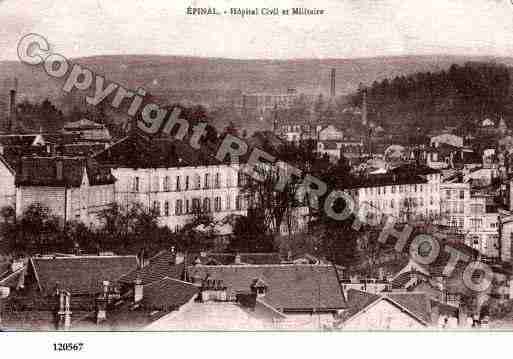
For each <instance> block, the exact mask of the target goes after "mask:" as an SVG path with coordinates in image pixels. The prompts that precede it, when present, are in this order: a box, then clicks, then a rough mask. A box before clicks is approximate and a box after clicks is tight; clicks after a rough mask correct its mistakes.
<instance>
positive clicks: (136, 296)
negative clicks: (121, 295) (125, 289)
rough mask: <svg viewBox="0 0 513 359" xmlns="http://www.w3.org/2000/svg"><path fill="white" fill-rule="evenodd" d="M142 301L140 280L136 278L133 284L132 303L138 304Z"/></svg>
mask: <svg viewBox="0 0 513 359" xmlns="http://www.w3.org/2000/svg"><path fill="white" fill-rule="evenodd" d="M142 299H143V284H142V280H141V279H139V278H137V279H136V280H135V282H134V303H139V302H140V301H141V300H142Z"/></svg>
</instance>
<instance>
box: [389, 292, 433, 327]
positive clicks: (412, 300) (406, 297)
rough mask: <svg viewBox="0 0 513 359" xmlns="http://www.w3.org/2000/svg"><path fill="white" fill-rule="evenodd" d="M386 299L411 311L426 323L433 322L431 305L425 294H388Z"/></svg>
mask: <svg viewBox="0 0 513 359" xmlns="http://www.w3.org/2000/svg"><path fill="white" fill-rule="evenodd" d="M385 297H387V298H390V299H392V300H393V301H394V302H395V303H397V304H399V305H401V306H402V307H403V308H405V309H407V310H408V311H410V312H411V313H412V314H413V315H414V316H415V317H417V318H419V319H421V321H423V322H424V323H430V322H431V303H430V299H429V298H428V296H427V295H426V294H425V293H394V292H392V293H387V294H385Z"/></svg>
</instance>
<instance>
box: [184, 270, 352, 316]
mask: <svg viewBox="0 0 513 359" xmlns="http://www.w3.org/2000/svg"><path fill="white" fill-rule="evenodd" d="M188 272H189V278H197V277H199V278H202V279H203V280H205V279H206V278H211V279H218V280H222V281H223V285H224V286H226V287H227V290H228V293H229V294H230V295H236V294H237V293H247V292H250V290H251V285H252V284H253V283H254V282H255V280H258V279H260V280H262V281H264V282H265V283H266V284H267V286H268V289H267V293H266V295H265V297H263V298H262V300H263V301H265V302H266V303H267V304H269V305H271V306H273V307H274V308H276V309H279V310H284V311H286V310H289V311H294V310H334V309H341V308H345V306H346V305H345V300H344V298H343V294H342V292H341V289H340V285H339V283H338V281H337V277H336V275H335V272H334V269H333V267H332V266H326V265H245V266H240V265H230V266H203V265H197V266H191V267H188Z"/></svg>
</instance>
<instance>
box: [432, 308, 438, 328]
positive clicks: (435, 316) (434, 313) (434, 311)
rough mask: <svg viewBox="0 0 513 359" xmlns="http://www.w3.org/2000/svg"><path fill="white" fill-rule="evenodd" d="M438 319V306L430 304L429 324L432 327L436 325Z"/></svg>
mask: <svg viewBox="0 0 513 359" xmlns="http://www.w3.org/2000/svg"><path fill="white" fill-rule="evenodd" d="M439 319H440V309H439V308H438V306H434V307H433V306H432V307H431V325H432V326H433V327H435V328H436V327H438V326H439V323H438V321H439Z"/></svg>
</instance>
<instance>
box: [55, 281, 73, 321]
mask: <svg viewBox="0 0 513 359" xmlns="http://www.w3.org/2000/svg"><path fill="white" fill-rule="evenodd" d="M58 293H59V311H58V312H57V318H58V320H57V329H59V330H68V329H70V328H71V314H72V313H71V294H70V293H69V292H66V291H62V290H61V291H58Z"/></svg>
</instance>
